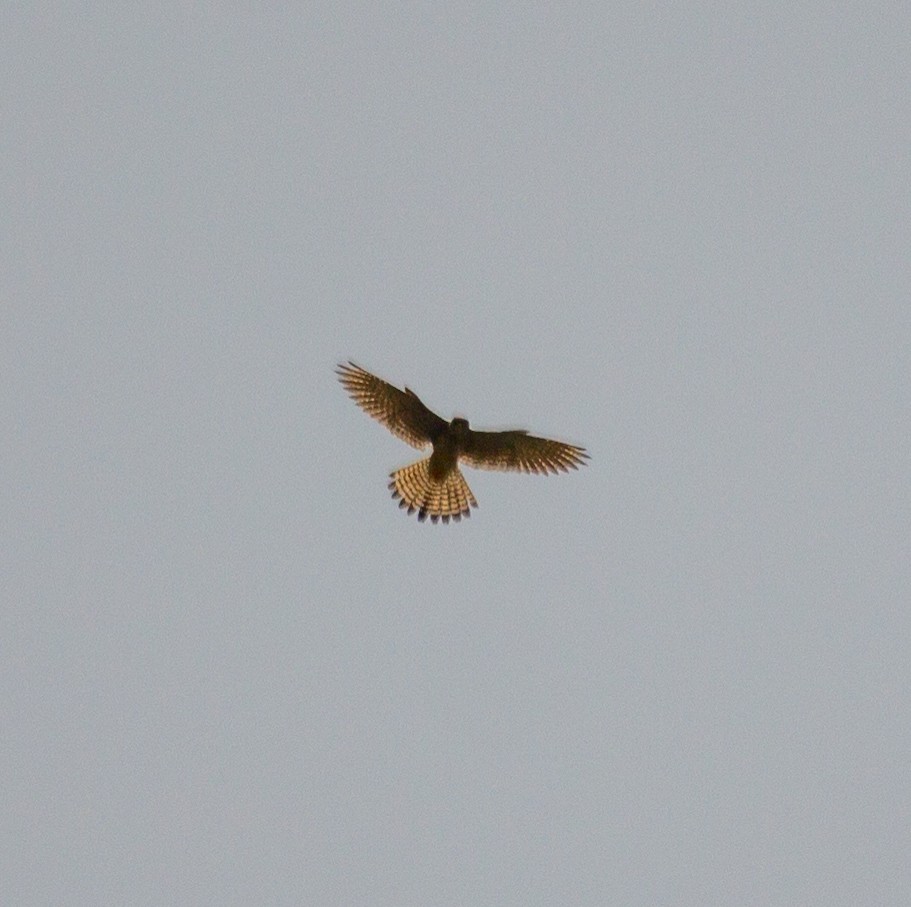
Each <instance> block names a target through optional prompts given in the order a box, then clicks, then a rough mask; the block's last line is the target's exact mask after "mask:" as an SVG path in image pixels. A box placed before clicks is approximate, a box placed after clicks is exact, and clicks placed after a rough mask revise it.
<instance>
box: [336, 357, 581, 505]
mask: <svg viewBox="0 0 911 907" xmlns="http://www.w3.org/2000/svg"><path fill="white" fill-rule="evenodd" d="M336 374H337V375H338V379H339V381H340V382H341V383H342V386H343V387H344V388H345V390H346V391H348V394H349V395H350V396H351V398H352V399H353V400H354V402H355V403H357V405H358V406H359V407H360V408H361V409H362V410H364V412H365V413H367V414H368V415H370V416H373V418H374V419H376V420H377V421H378V422H382V423H383V425H385V426H386V428H388V429H389V431H391V432H392V433H393V434H394V435H396V437H399V438H401V439H402V440H403V441H406V442H407V443H409V444H410V445H411V446H412V447H417V448H418V449H424V448H426V447H427V446H428V445H432V446H433V453H431V455H430V456H429V457H427V458H426V459H424V460H418V461H417V463H412V464H411V465H410V466H405V467H404V468H402V469H398V470H396V471H395V472H393V473H391V474H390V478H391V479H392V481H391V482H390V483H389V488H390V489H391V491H392V497H393V498H399V499H400V500H399V507H405V508H407V509H408V513H414V512H415V511H417V514H418V519H419V520H422V521H423V520H426V519H427V517H428V516H429V517H430V521H431V522H432V523H436V522H437V520H442V521H443V522H444V523H448V522H449V520H450V519H452V520H454V521H455V522H458V521H459V520H460V519H461V518H462V517H463V516H465V517H468V516H471V508H472V507H477V506H478V502H477V501H476V500H475V496H474V495H473V494H472V493H471V489H470V488H469V487H468V483H467V482H466V481H465V477H464V476H463V475H462V473H461V471H460V470H459V462H460V461H461V462H463V463H467V464H468V465H469V466H474V467H476V468H478V469H500V470H513V471H515V472H537V473H543V474H547V473H548V472H552V473H557V472H568V471H569V470H570V469H576V468H578V467H579V466H582V465H584V464H585V461H586V460H587V459H588V454H587V453H586V452H585V448H584V447H576V446H575V445H573V444H564V443H563V442H562V441H551V440H548V439H547V438H536V437H534V436H533V435H530V434H528V432H527V431H522V430H521V429H514V430H512V431H475V430H474V429H472V428H469V427H468V422H467V420H465V419H459V418H456V419H453V420H452V421H451V422H447V421H446V420H445V419H443V418H441V417H440V416H438V415H437V414H436V413H434V412H432V411H431V410H429V409H428V408H427V407H426V406H425V405H424V404H423V403H422V402H421V401H420V399H419V398H418V395H417V394H416V393H415V392H414V391H412V390H409V389H408V388H407V387H406V388H405V390H403V391H401V390H399V389H398V388H397V387H393V386H392V385H391V384H388V383H387V382H386V381H383V380H382V379H381V378H377V377H376V375H371V374H370V372H367V371H365V370H364V369H362V368H361V367H360V366H357V365H355V364H354V363H353V362H348V363H347V364H342V365H339V366H338V368H337V370H336Z"/></svg>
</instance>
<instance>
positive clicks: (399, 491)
mask: <svg viewBox="0 0 911 907" xmlns="http://www.w3.org/2000/svg"><path fill="white" fill-rule="evenodd" d="M391 478H392V481H391V482H390V483H389V488H390V490H391V491H392V497H393V498H401V500H400V501H399V507H407V508H408V512H409V513H414V512H415V511H417V512H418V519H419V520H426V519H427V517H428V515H429V516H430V521H431V522H432V523H436V522H437V520H440V519H442V521H443V522H444V523H448V522H449V520H450V519H452V520H454V521H455V522H458V521H459V520H460V519H462V517H463V516H465V517H469V516H471V508H472V507H477V506H478V502H477V501H476V500H475V497H474V495H473V494H472V493H471V489H470V488H469V487H468V483H467V482H466V481H465V477H464V476H463V475H462V473H461V472H459V469H458V467H455V468H453V469H452V470H451V471H450V472H449V474H448V475H447V476H446V477H445V478H444V479H443V480H442V481H441V482H437V481H434V480H433V479H432V478H431V477H430V458H429V457H428V458H427V459H426V460H418V462H417V463H412V464H411V465H410V466H405V467H404V468H403V469H398V470H396V471H395V472H394V473H392V475H391Z"/></svg>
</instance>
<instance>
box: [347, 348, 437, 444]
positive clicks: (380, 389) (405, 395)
mask: <svg viewBox="0 0 911 907" xmlns="http://www.w3.org/2000/svg"><path fill="white" fill-rule="evenodd" d="M336 374H337V375H338V380H339V381H341V383H342V385H343V386H344V388H345V390H346V391H348V393H349V394H350V396H351V399H352V400H354V402H355V403H356V404H357V405H358V406H359V407H360V408H361V409H362V410H364V412H365V413H367V414H368V415H370V416H373V418H374V419H376V420H377V421H378V422H382V423H383V425H385V426H386V428H388V429H389V431H391V432H392V433H393V434H394V435H396V436H397V437H399V438H401V439H402V440H403V441H406V442H407V443H408V444H410V445H411V446H412V447H417V448H422V447H426V446H427V445H428V444H430V443H431V442H432V441H433V439H434V438H435V437H437V435H439V433H440V432H441V431H444V430H445V429H446V427H447V425H448V424H449V423H447V422H446V421H445V420H443V419H441V418H440V417H439V416H438V415H437V414H436V413H434V412H431V410H429V409H427V407H426V406H424V404H423V403H421V401H420V399H419V398H418V395H417V394H416V393H414V392H413V391H410V390H408V388H407V387H406V388H405V390H403V391H400V390H399V389H398V388H397V387H393V386H392V385H391V384H388V383H387V382H385V381H383V380H382V379H381V378H377V377H376V375H371V374H370V372H365V371H364V369H362V368H361V367H360V366H357V365H355V364H354V363H353V362H349V363H348V364H347V365H339V366H338V368H337V369H336Z"/></svg>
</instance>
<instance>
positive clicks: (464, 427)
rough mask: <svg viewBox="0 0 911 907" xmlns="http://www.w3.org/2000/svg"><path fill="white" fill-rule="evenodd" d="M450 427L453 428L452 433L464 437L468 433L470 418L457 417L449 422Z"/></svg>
mask: <svg viewBox="0 0 911 907" xmlns="http://www.w3.org/2000/svg"><path fill="white" fill-rule="evenodd" d="M449 427H450V428H451V429H452V433H453V434H454V435H455V436H456V437H457V438H464V437H465V436H466V435H467V434H468V420H467V419H461V418H458V417H457V418H455V419H453V420H452V422H450V423H449Z"/></svg>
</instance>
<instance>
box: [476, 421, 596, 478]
mask: <svg viewBox="0 0 911 907" xmlns="http://www.w3.org/2000/svg"><path fill="white" fill-rule="evenodd" d="M459 459H460V460H462V461H463V462H464V463H467V464H468V465H469V466H474V467H475V468H476V469H499V470H512V471H515V472H536V473H541V474H545V475H546V474H547V473H549V472H550V473H554V474H556V473H558V472H568V471H569V470H570V469H578V468H579V467H580V466H583V465H584V464H585V461H586V460H587V459H588V454H587V453H586V452H585V448H584V447H576V446H575V445H574V444H564V443H563V442H562V441H552V440H550V439H549V438H536V437H535V436H534V435H530V434H528V432H526V431H521V430H515V431H474V430H471V431H469V432H468V435H467V437H466V439H465V441H464V442H463V444H462V447H461V449H460V451H459Z"/></svg>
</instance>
